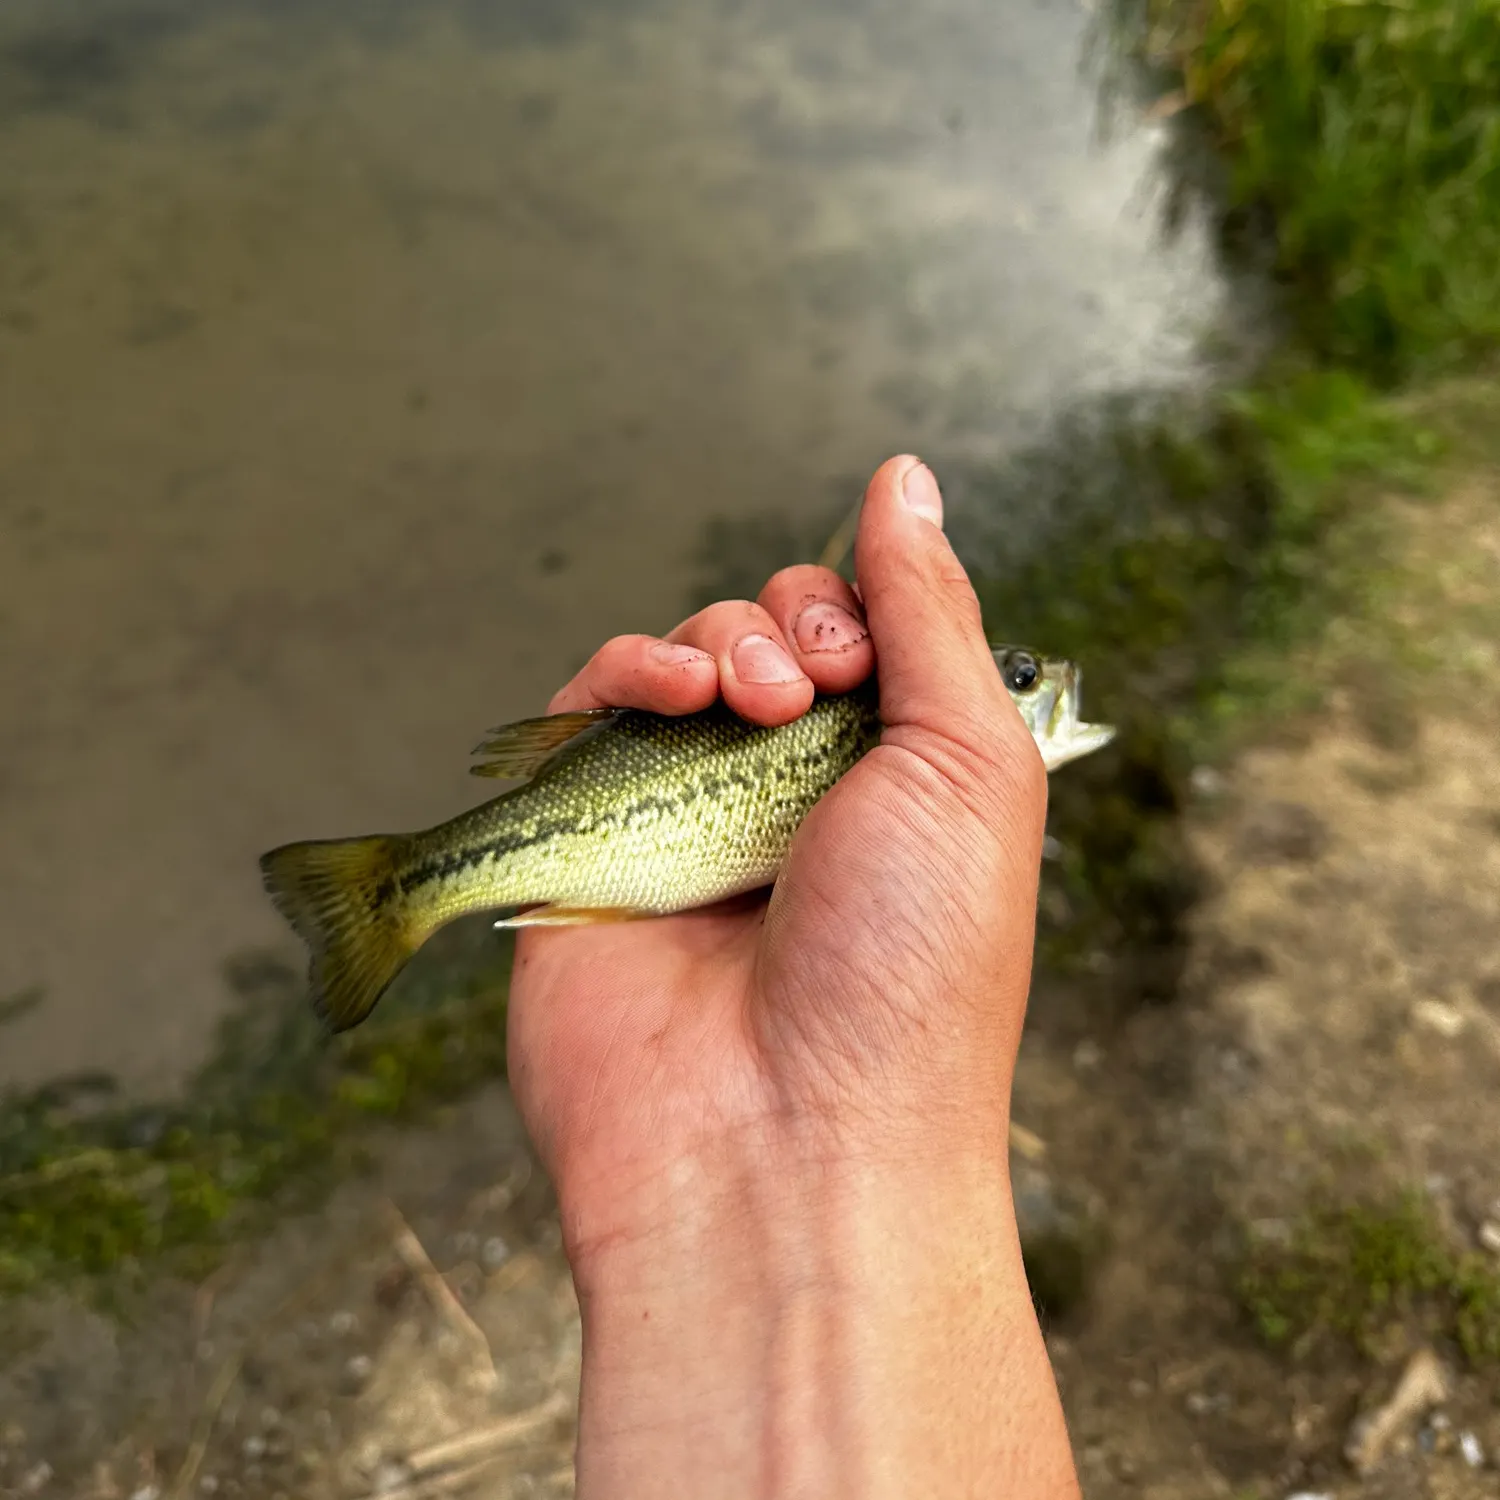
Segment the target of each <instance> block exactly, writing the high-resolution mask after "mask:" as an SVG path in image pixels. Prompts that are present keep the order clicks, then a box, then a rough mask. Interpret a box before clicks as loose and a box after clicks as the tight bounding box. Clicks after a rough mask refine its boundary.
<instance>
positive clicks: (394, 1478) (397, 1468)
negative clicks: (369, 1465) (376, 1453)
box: [370, 1458, 412, 1495]
mask: <svg viewBox="0 0 1500 1500" xmlns="http://www.w3.org/2000/svg"><path fill="white" fill-rule="evenodd" d="M411 1478H412V1473H411V1470H410V1469H409V1468H408V1467H407V1466H406V1465H405V1464H402V1463H397V1462H396V1460H395V1459H393V1458H383V1459H381V1460H380V1462H379V1463H378V1464H376V1465H375V1472H374V1473H373V1474H372V1475H371V1476H370V1488H371V1490H372V1491H373V1492H374V1493H375V1494H377V1495H388V1494H389V1493H390V1492H391V1491H392V1490H399V1489H401V1488H402V1487H403V1486H404V1485H407V1484H410V1483H411Z"/></svg>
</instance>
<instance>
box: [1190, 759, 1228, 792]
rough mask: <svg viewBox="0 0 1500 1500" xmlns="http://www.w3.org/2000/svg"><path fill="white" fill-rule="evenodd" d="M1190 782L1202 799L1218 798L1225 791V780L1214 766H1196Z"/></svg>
mask: <svg viewBox="0 0 1500 1500" xmlns="http://www.w3.org/2000/svg"><path fill="white" fill-rule="evenodd" d="M1189 780H1190V782H1191V784H1192V788H1193V790H1194V791H1195V792H1196V793H1197V794H1198V795H1199V796H1200V797H1217V796H1218V795H1219V793H1220V792H1222V791H1223V790H1224V778H1223V777H1222V776H1221V775H1220V774H1219V773H1218V772H1217V771H1216V770H1214V768H1213V767H1212V766H1194V767H1193V774H1192V776H1191V777H1190V778H1189Z"/></svg>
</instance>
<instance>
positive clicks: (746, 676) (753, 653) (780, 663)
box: [733, 635, 802, 683]
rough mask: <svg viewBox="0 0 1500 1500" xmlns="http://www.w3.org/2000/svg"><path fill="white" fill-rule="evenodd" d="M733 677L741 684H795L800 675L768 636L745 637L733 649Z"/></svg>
mask: <svg viewBox="0 0 1500 1500" xmlns="http://www.w3.org/2000/svg"><path fill="white" fill-rule="evenodd" d="M733 660H734V675H735V676H736V677H738V678H739V680H740V681H741V682H757V683H773V682H796V681H797V679H798V678H799V677H801V675H802V673H801V671H800V670H798V667H797V663H796V662H794V661H793V660H792V659H791V657H790V656H788V655H787V654H786V652H785V651H784V650H783V649H782V648H781V647H780V646H778V645H777V644H776V642H775V641H773V640H772V639H771V638H770V636H768V635H747V636H746V637H745V638H744V639H743V640H742V641H740V642H739V644H738V645H737V646H736V647H735V648H734V657H733Z"/></svg>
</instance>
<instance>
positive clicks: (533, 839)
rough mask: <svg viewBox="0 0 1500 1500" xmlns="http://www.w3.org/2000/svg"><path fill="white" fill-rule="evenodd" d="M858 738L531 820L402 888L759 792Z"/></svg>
mask: <svg viewBox="0 0 1500 1500" xmlns="http://www.w3.org/2000/svg"><path fill="white" fill-rule="evenodd" d="M860 738H861V735H860V731H859V728H858V726H851V728H850V729H849V730H847V731H845V732H844V733H842V734H840V735H839V736H838V738H837V739H836V740H831V741H829V742H827V743H825V744H821V745H814V746H813V747H812V748H811V749H808V750H805V751H803V752H802V754H801V755H798V756H795V757H791V758H789V759H788V760H786V761H783V762H782V763H781V764H780V765H777V766H774V767H767V768H766V770H765V772H764V773H762V774H761V775H759V776H752V775H749V774H746V773H743V772H741V773H735V774H729V775H724V776H716V777H714V778H712V779H711V780H707V781H700V782H695V783H691V784H689V785H687V786H685V787H683V788H682V795H681V796H680V797H677V798H673V797H666V796H645V797H641V798H640V799H638V800H637V801H635V802H632V803H631V804H630V805H629V806H627V807H623V808H614V809H606V810H603V811H600V812H597V813H592V812H585V813H583V814H582V815H578V814H574V815H572V816H566V817H561V816H560V817H551V818H549V817H546V816H545V815H538V816H536V817H533V818H527V819H526V820H525V821H524V822H523V823H522V825H521V826H520V827H518V828H516V829H515V830H514V831H511V832H507V831H505V830H501V831H500V832H498V833H497V834H496V835H495V836H494V837H492V838H491V839H489V840H488V841H487V842H485V843H483V844H479V845H476V846H474V847H472V848H460V849H455V850H453V851H452V852H451V853H448V854H445V855H432V856H430V857H429V858H427V859H426V860H424V861H423V862H422V863H421V864H417V865H413V866H411V867H409V868H408V869H406V870H403V871H402V875H401V884H402V886H403V887H404V888H405V889H407V890H411V889H412V888H413V887H416V886H423V885H429V884H431V883H433V882H435V881H447V880H452V879H454V878H455V877H457V876H460V875H463V874H465V873H467V872H468V871H470V870H476V869H478V868H479V867H480V866H481V865H484V864H487V863H489V862H490V861H491V860H498V859H503V858H504V857H505V856H506V855H509V854H517V853H520V852H521V851H522V850H523V849H532V848H535V847H536V846H537V845H538V844H545V843H547V842H549V841H550V840H552V839H555V838H557V837H558V836H559V835H561V834H578V833H582V832H585V831H586V832H588V833H596V832H599V831H601V830H604V829H609V828H613V827H617V826H618V827H621V828H628V827H629V826H630V824H631V823H632V822H634V821H635V820H636V819H637V818H640V817H641V816H643V815H646V814H649V813H653V812H661V813H666V814H671V813H675V812H678V811H681V810H682V809H684V808H686V807H688V806H689V805H690V804H692V803H693V802H695V801H697V800H699V799H700V798H703V797H714V796H717V795H719V794H720V793H722V792H725V791H727V790H729V789H731V788H738V789H743V790H746V791H757V790H761V789H762V788H763V787H764V786H765V784H766V782H767V781H768V780H769V779H770V775H771V774H772V773H774V774H775V776H776V779H777V780H786V779H787V778H788V777H790V776H791V775H792V774H793V772H794V771H796V770H799V769H802V768H809V769H810V768H812V767H816V766H820V765H824V764H826V763H827V762H828V761H829V760H831V759H834V758H835V757H838V758H841V759H842V758H848V757H849V756H850V752H851V751H852V750H855V749H856V748H857V746H858V743H859V740H860ZM854 758H857V756H856V757H854Z"/></svg>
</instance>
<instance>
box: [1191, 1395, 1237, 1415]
mask: <svg viewBox="0 0 1500 1500" xmlns="http://www.w3.org/2000/svg"><path fill="white" fill-rule="evenodd" d="M1183 1405H1184V1406H1186V1407H1187V1409H1188V1410H1189V1411H1190V1412H1191V1413H1192V1414H1193V1415H1194V1416H1195V1417H1206V1416H1208V1415H1209V1414H1210V1413H1212V1412H1218V1411H1228V1410H1229V1408H1230V1407H1231V1406H1233V1405H1234V1398H1233V1397H1232V1396H1231V1395H1230V1394H1229V1393H1228V1392H1227V1391H1220V1392H1219V1394H1218V1395H1217V1396H1210V1395H1209V1394H1208V1392H1207V1391H1189V1392H1188V1394H1187V1397H1186V1399H1185V1400H1184V1402H1183Z"/></svg>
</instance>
